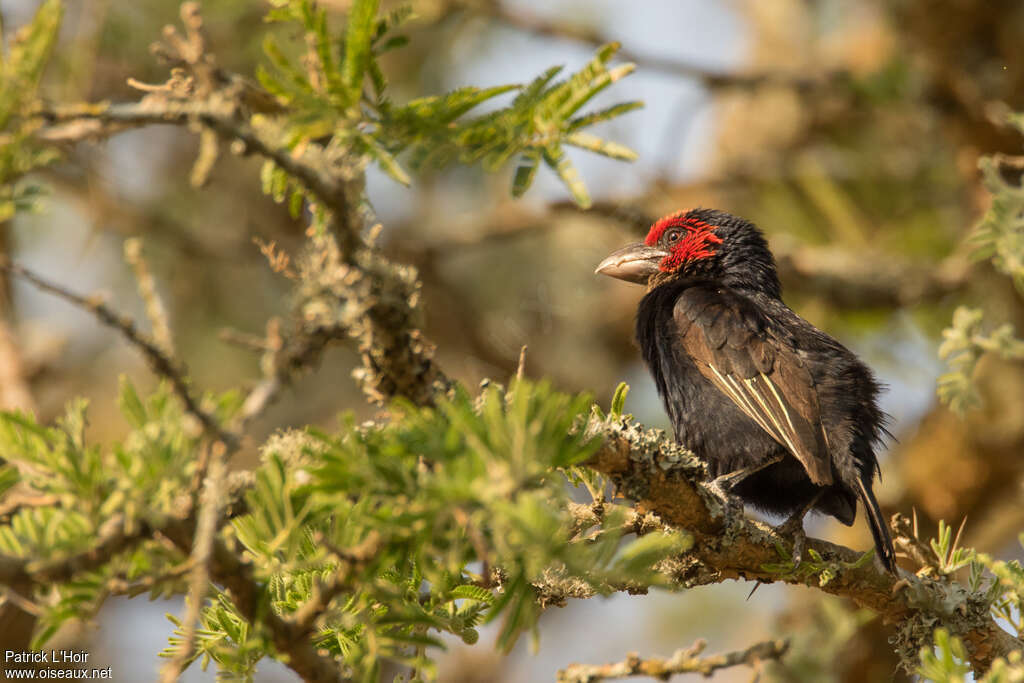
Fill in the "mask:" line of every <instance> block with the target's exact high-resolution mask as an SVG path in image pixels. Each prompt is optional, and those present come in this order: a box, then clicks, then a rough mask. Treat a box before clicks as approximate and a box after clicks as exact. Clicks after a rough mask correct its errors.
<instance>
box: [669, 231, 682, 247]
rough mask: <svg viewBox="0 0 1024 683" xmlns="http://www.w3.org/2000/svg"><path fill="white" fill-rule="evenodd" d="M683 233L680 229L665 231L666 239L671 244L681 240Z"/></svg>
mask: <svg viewBox="0 0 1024 683" xmlns="http://www.w3.org/2000/svg"><path fill="white" fill-rule="evenodd" d="M680 235H682V233H681V232H680V231H679V230H669V231H668V232H667V233H665V241H666V242H668V243H669V244H675V243H676V242H678V241H679V237H680Z"/></svg>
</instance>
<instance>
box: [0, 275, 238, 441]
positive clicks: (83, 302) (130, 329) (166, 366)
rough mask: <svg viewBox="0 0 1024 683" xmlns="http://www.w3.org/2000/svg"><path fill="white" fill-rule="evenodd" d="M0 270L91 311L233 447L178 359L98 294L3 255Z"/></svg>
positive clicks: (231, 438)
mask: <svg viewBox="0 0 1024 683" xmlns="http://www.w3.org/2000/svg"><path fill="white" fill-rule="evenodd" d="M0 270H4V271H7V272H9V273H12V274H14V275H17V276H18V277H20V278H22V279H24V280H26V281H28V282H30V283H32V284H33V285H35V286H36V287H38V288H39V289H41V290H42V291H44V292H48V293H50V294H53V295H55V296H57V297H59V298H61V299H64V300H65V301H67V302H69V303H71V304H73V305H75V306H77V307H78V308H81V309H83V310H86V311H88V312H90V313H92V314H93V315H94V316H96V318H97V319H99V321H100V322H102V323H103V324H105V325H107V326H108V327H112V328H114V329H115V330H117V331H118V332H120V333H121V336H123V337H124V338H125V340H127V341H128V343H130V344H131V345H132V346H134V347H135V348H137V349H139V351H141V352H142V355H143V356H144V357H145V358H146V360H147V361H148V362H149V365H150V367H151V368H152V370H153V372H155V373H156V374H158V375H160V376H161V377H163V378H165V379H166V380H167V381H169V382H170V383H171V387H172V388H173V390H174V393H175V394H177V396H178V398H179V399H181V402H182V404H184V406H185V411H186V412H187V413H188V414H190V415H192V416H193V417H194V418H196V419H197V420H198V421H199V422H200V424H202V426H203V430H204V431H205V432H206V433H207V434H210V435H212V436H214V437H216V438H218V439H220V440H221V441H223V442H224V443H225V444H226V445H228V446H229V447H231V448H232V449H234V448H235V447H237V444H238V436H237V435H235V434H232V433H230V432H227V431H225V430H224V429H223V428H222V427H221V426H220V425H219V424H218V422H217V420H216V418H214V417H213V415H212V414H210V413H208V412H206V411H205V410H203V409H202V408H201V407H200V406H199V402H198V401H197V400H196V398H195V397H194V396H193V395H192V390H191V389H190V388H189V385H188V381H187V380H186V379H185V372H184V370H183V368H181V367H179V365H178V362H177V361H176V360H175V359H174V358H172V357H171V356H170V355H168V354H167V353H166V352H165V351H164V350H163V349H162V348H160V346H159V345H158V344H157V343H156V342H155V341H154V340H153V339H151V338H150V337H149V336H148V335H146V334H145V333H143V332H140V331H139V330H138V328H137V327H136V326H135V322H134V321H133V320H132V319H131V318H129V317H127V316H124V315H121V314H120V313H118V312H117V311H115V310H114V309H112V308H110V307H109V306H107V305H106V304H104V303H103V302H102V301H101V300H100V299H99V298H98V297H85V296H82V295H80V294H75V293H74V292H72V291H70V290H68V289H66V288H64V287H63V286H61V285H58V284H57V283H55V282H53V281H51V280H48V279H46V278H44V277H42V276H41V275H37V274H35V273H34V272H32V271H30V270H28V269H27V268H25V267H24V266H21V265H19V264H17V263H13V262H11V261H8V260H7V259H6V258H0Z"/></svg>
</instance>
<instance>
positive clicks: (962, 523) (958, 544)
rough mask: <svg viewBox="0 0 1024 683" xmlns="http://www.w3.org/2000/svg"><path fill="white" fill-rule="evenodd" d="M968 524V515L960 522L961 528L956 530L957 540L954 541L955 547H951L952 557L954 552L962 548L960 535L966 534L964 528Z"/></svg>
mask: <svg viewBox="0 0 1024 683" xmlns="http://www.w3.org/2000/svg"><path fill="white" fill-rule="evenodd" d="M966 524H967V515H964V518H963V520H962V521H961V522H960V528H959V529H957V530H956V538H954V539H953V545H952V546H950V549H949V554H950V555H952V554H953V551H955V550H956V549H957V548H959V547H960V535H961V534H962V533H963V532H964V526H965V525H966Z"/></svg>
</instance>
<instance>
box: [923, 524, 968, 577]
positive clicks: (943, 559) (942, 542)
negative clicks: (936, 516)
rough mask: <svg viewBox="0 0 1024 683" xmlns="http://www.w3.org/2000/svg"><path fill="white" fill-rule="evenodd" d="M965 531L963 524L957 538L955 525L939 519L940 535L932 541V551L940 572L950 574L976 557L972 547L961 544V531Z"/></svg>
mask: <svg viewBox="0 0 1024 683" xmlns="http://www.w3.org/2000/svg"><path fill="white" fill-rule="evenodd" d="M962 531H963V524H962V523H961V525H960V531H958V532H957V534H956V538H953V527H951V526H949V525H948V524H946V522H945V521H943V520H941V519H940V520H939V535H938V537H937V538H933V539H932V541H931V548H932V552H933V553H935V557H936V558H937V559H938V570H939V573H941V574H945V575H949V574H952V573H953V572H956V571H958V570H960V569H963V568H964V567H966V566H967V565H968V564H970V563H971V561H972V560H973V559H974V551H973V550H972V549H970V548H963V547H961V546H960V532H962Z"/></svg>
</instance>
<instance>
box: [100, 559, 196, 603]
mask: <svg viewBox="0 0 1024 683" xmlns="http://www.w3.org/2000/svg"><path fill="white" fill-rule="evenodd" d="M174 549H175V551H177V548H174ZM194 567H195V562H194V561H193V559H192V558H191V557H190V558H189V559H187V560H185V561H184V562H181V563H180V564H177V565H175V566H173V567H171V568H170V569H168V570H167V571H165V572H163V573H162V574H151V575H149V576H144V577H142V578H140V579H138V580H135V581H130V580H128V579H127V578H125V577H124V576H115V577H113V578H111V579H109V580H108V581H107V584H106V589H107V591H108V592H109V593H110V594H111V595H127V596H128V597H131V598H133V597H135V596H136V595H139V594H141V593H145V592H146V591H149V590H153V589H154V588H156V587H157V586H159V585H160V584H162V583H166V582H168V581H176V580H178V579H180V578H181V577H183V576H185V575H186V574H189V573H190V572H191V571H192V570H193V568H194Z"/></svg>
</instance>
